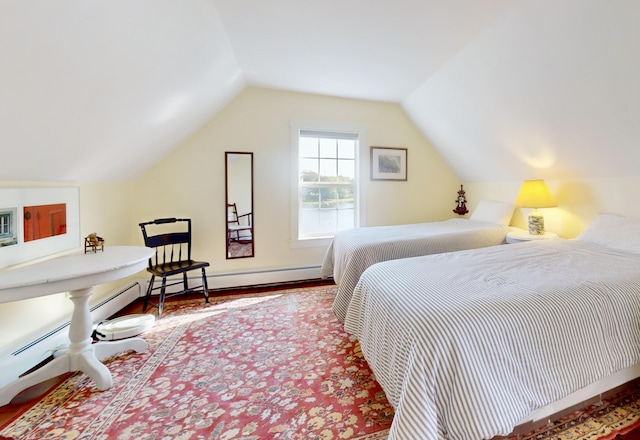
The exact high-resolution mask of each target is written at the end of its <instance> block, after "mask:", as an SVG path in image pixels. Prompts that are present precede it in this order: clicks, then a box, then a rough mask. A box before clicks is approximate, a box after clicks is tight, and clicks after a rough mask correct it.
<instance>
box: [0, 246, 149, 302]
mask: <svg viewBox="0 0 640 440" xmlns="http://www.w3.org/2000/svg"><path fill="white" fill-rule="evenodd" d="M153 252H154V251H153V249H151V248H148V247H144V246H110V247H105V248H104V250H103V251H98V252H88V253H86V254H85V253H84V252H83V251H80V252H77V253H73V254H68V255H63V256H61V257H54V258H51V259H48V260H44V261H40V262H37V263H33V264H27V265H25V266H21V267H18V268H15V269H9V270H6V271H4V272H0V303H6V302H12V301H19V300H23V299H29V298H35V297H39V296H45V295H52V294H55V293H61V292H68V291H71V290H77V289H86V288H91V287H93V286H95V285H98V284H102V283H106V282H109V281H114V280H117V279H120V278H124V277H127V276H129V275H133V274H135V273H137V272H139V271H141V270H143V269H145V268H146V267H147V265H148V261H149V258H150V257H151V256H152V255H153Z"/></svg>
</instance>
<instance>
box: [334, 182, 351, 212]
mask: <svg viewBox="0 0 640 440" xmlns="http://www.w3.org/2000/svg"><path fill="white" fill-rule="evenodd" d="M337 191H338V209H345V208H354V207H355V205H354V202H355V199H354V191H353V187H352V186H341V187H338V190H337Z"/></svg>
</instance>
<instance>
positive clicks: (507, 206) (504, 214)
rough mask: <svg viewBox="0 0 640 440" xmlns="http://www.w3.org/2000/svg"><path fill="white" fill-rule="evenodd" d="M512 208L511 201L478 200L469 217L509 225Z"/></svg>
mask: <svg viewBox="0 0 640 440" xmlns="http://www.w3.org/2000/svg"><path fill="white" fill-rule="evenodd" d="M513 210H514V206H513V203H509V202H496V201H494V200H479V201H478V206H476V209H475V210H474V211H473V214H471V217H470V219H471V220H477V221H481V222H489V223H496V224H499V225H505V226H509V223H511V216H512V215H513Z"/></svg>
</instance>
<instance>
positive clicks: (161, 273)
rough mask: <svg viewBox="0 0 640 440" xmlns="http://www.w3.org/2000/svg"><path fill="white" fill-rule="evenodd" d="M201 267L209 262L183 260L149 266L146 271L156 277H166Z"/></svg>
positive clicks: (207, 265)
mask: <svg viewBox="0 0 640 440" xmlns="http://www.w3.org/2000/svg"><path fill="white" fill-rule="evenodd" d="M203 267H209V263H208V262H206V261H194V260H183V261H174V262H172V263H165V264H157V265H155V266H150V267H147V272H149V273H151V274H153V275H155V276H158V277H168V276H171V275H177V274H179V273H183V272H187V271H190V270H195V269H202V268H203Z"/></svg>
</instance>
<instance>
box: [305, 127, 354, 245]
mask: <svg viewBox="0 0 640 440" xmlns="http://www.w3.org/2000/svg"><path fill="white" fill-rule="evenodd" d="M299 134H301V136H299V138H298V139H299V146H298V154H299V173H300V176H299V178H300V180H299V182H300V184H299V185H300V186H299V188H300V198H299V199H298V202H299V203H300V205H299V207H298V216H297V223H298V231H297V233H298V234H297V236H298V238H313V237H331V236H333V235H334V234H335V233H336V232H338V231H339V230H344V229H349V228H354V227H355V226H356V225H357V224H358V222H357V219H356V218H355V215H356V212H357V211H358V200H356V194H357V193H358V192H357V184H358V182H357V181H356V174H357V163H356V157H357V154H358V148H359V147H358V145H359V142H358V134H357V133H343V132H331V131H313V132H311V131H308V130H301V131H299ZM343 138H347V139H343ZM348 138H350V139H348ZM334 182H335V183H334Z"/></svg>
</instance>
